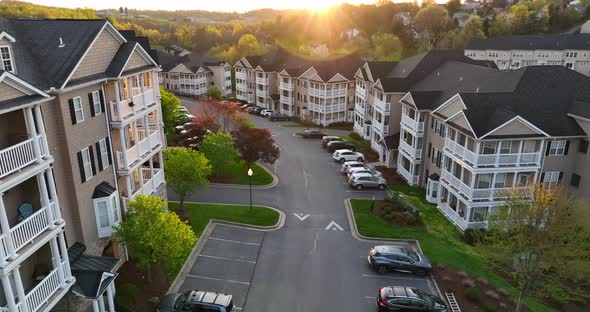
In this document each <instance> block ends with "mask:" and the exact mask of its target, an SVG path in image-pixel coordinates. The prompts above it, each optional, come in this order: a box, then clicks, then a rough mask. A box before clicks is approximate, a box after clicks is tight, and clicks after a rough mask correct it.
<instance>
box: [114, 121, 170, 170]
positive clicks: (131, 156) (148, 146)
mask: <svg viewBox="0 0 590 312" xmlns="http://www.w3.org/2000/svg"><path fill="white" fill-rule="evenodd" d="M161 141H162V140H161V137H160V131H158V130H155V131H151V132H150V134H149V136H147V137H145V138H144V139H143V140H141V141H139V142H138V143H137V144H135V145H134V146H132V147H130V148H128V149H127V151H125V153H126V154H127V163H125V161H124V158H123V153H122V152H120V151H117V162H118V163H119V168H121V169H124V168H129V165H130V164H132V163H134V162H135V161H137V160H138V159H140V158H141V157H142V156H143V155H145V154H146V153H147V152H149V151H151V150H152V149H153V148H154V147H156V146H158V145H161Z"/></svg>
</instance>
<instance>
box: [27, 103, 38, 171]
mask: <svg viewBox="0 0 590 312" xmlns="http://www.w3.org/2000/svg"><path fill="white" fill-rule="evenodd" d="M25 115H26V118H27V128H28V129H27V130H28V132H29V136H30V137H31V139H33V153H34V154H35V159H37V161H41V145H40V144H39V137H38V136H37V126H36V125H35V119H34V118H33V110H32V109H31V108H30V107H27V108H25Z"/></svg>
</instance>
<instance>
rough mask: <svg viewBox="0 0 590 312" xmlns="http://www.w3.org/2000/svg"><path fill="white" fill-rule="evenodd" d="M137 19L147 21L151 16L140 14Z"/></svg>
mask: <svg viewBox="0 0 590 312" xmlns="http://www.w3.org/2000/svg"><path fill="white" fill-rule="evenodd" d="M135 18H137V19H146V18H149V16H148V15H145V14H139V15H135Z"/></svg>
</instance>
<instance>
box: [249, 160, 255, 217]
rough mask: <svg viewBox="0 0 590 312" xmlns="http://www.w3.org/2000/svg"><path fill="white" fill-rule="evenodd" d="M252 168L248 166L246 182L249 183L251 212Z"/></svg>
mask: <svg viewBox="0 0 590 312" xmlns="http://www.w3.org/2000/svg"><path fill="white" fill-rule="evenodd" d="M252 174H254V172H252V168H248V182H249V184H250V212H252Z"/></svg>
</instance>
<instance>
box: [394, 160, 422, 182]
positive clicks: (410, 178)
mask: <svg viewBox="0 0 590 312" xmlns="http://www.w3.org/2000/svg"><path fill="white" fill-rule="evenodd" d="M397 172H398V173H399V174H400V175H401V176H402V177H404V179H406V181H408V184H409V185H418V180H419V179H420V177H419V176H417V175H412V174H411V173H410V172H409V171H408V170H406V168H404V167H403V166H401V165H400V164H399V163H398V165H397Z"/></svg>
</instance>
